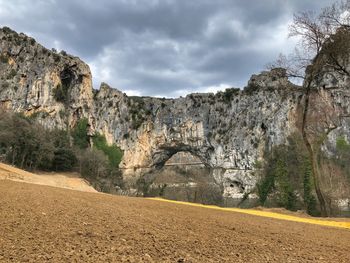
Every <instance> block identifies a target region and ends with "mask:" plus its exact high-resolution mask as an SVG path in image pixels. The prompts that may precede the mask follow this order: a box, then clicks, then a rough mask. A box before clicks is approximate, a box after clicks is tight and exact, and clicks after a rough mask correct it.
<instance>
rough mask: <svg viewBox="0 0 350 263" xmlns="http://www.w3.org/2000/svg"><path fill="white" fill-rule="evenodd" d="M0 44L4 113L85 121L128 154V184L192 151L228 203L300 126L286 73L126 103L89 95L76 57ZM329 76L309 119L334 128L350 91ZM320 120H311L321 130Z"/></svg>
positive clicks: (99, 93) (50, 121)
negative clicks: (240, 85)
mask: <svg viewBox="0 0 350 263" xmlns="http://www.w3.org/2000/svg"><path fill="white" fill-rule="evenodd" d="M0 39H1V43H0V55H1V57H0V77H1V79H0V107H1V108H3V109H6V110H12V111H17V112H23V113H25V114H27V115H32V116H34V117H36V118H37V119H38V121H40V122H41V123H42V124H44V125H45V126H46V127H48V128H53V127H58V128H66V127H67V126H70V127H72V126H74V125H75V123H76V121H77V120H78V119H79V118H82V117H85V118H88V120H89V124H90V127H91V133H94V132H99V133H103V134H104V135H105V136H106V138H107V141H108V142H109V143H116V144H117V145H118V146H120V147H121V148H122V149H123V150H124V157H123V160H122V163H121V165H120V167H121V168H122V170H123V174H124V179H126V180H127V181H128V182H130V185H132V184H133V183H134V182H135V181H136V180H137V179H138V178H139V177H140V176H142V175H144V174H145V173H147V172H150V171H152V170H154V169H157V168H159V167H162V166H163V165H164V163H165V162H166V161H167V160H168V159H169V158H171V156H173V155H174V154H176V153H178V152H188V153H191V154H192V155H193V156H196V157H198V158H199V159H200V160H201V161H202V162H203V164H204V165H205V166H206V167H207V168H209V170H210V171H211V175H212V176H213V178H214V179H215V181H216V183H217V184H220V185H222V186H223V191H224V195H225V196H233V197H242V196H243V194H244V193H246V192H249V191H250V190H251V189H252V188H253V187H254V186H255V184H256V181H257V178H256V177H255V176H254V174H253V171H254V169H255V164H256V162H257V161H259V160H262V158H263V153H264V151H265V150H266V149H270V148H271V147H272V146H274V145H279V144H284V143H286V142H287V137H288V136H289V135H290V134H292V133H294V132H296V131H297V130H298V129H300V121H301V115H300V112H301V109H302V108H303V103H304V93H303V90H302V88H301V87H298V86H295V85H293V84H291V83H290V82H289V81H288V79H287V77H286V74H285V71H284V70H283V69H275V70H272V71H269V72H262V73H261V74H259V75H253V76H252V77H251V79H250V80H249V82H248V84H247V87H246V88H245V89H244V90H235V89H231V90H228V91H226V92H219V93H217V94H211V93H208V94H190V95H187V96H186V97H184V98H181V97H180V98H178V99H161V98H151V97H128V96H126V95H125V94H123V93H122V92H120V91H118V90H116V89H112V88H111V87H109V86H108V85H107V84H105V83H102V84H101V87H100V89H99V90H96V91H93V89H92V82H91V73H90V70H89V67H88V66H87V65H86V64H85V63H84V62H82V61H81V60H80V59H79V58H76V57H73V56H71V55H67V54H65V53H64V52H63V53H62V52H61V53H59V54H57V52H54V51H50V50H47V49H46V48H44V47H43V46H41V45H39V44H38V43H36V42H35V40H34V39H32V38H29V37H27V36H25V35H24V34H17V33H16V32H13V31H11V30H9V29H8V28H3V29H1V30H0ZM327 79H329V76H328V75H324V77H322V78H320V79H318V81H319V82H317V83H315V84H313V85H315V87H318V92H314V93H313V95H312V97H311V100H312V103H311V105H313V106H311V107H312V108H313V110H311V111H310V114H315V112H317V113H318V114H319V113H320V112H321V113H322V112H326V113H327V114H326V115H327V116H328V115H329V117H325V120H326V122H327V120H328V122H329V121H331V120H333V119H334V117H335V116H336V117H339V116H340V115H341V114H346V112H350V102H349V95H346V94H348V87H349V86H350V85H349V81H348V80H347V79H343V80H342V82H341V83H342V85H341V86H339V85H338V86H339V87H338V88H337V89H327V87H328V86H327V85H328V84H326V85H323V84H322V85H321V84H320V83H323V82H325V83H334V81H327ZM329 85H330V84H329ZM332 85H333V84H332ZM333 86H334V85H333ZM316 90H317V89H316ZM317 105H318V106H317ZM325 105H326V106H325ZM324 107H326V108H324ZM329 109H332V110H331V111H330V110H329ZM316 115H317V114H316ZM316 115H315V116H310V118H311V119H312V118H313V119H315V123H317V120H318V118H319V117H317V116H316ZM310 123H311V122H310ZM337 125H338V126H337V129H335V130H334V131H333V132H331V133H330V134H329V135H328V140H327V142H326V144H325V145H326V146H325V151H329V152H331V149H332V147H334V144H335V139H336V138H337V136H339V134H345V135H346V136H347V138H348V139H349V138H350V134H349V131H350V129H349V128H350V123H349V121H348V120H345V118H341V121H340V122H337ZM311 126H312V125H311ZM311 126H310V129H322V128H324V127H323V126H322V125H319V126H317V125H316V126H315V125H313V126H312V127H311Z"/></svg>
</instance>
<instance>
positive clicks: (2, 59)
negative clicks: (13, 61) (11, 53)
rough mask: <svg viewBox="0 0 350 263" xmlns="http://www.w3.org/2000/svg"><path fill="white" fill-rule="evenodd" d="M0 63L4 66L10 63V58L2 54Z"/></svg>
mask: <svg viewBox="0 0 350 263" xmlns="http://www.w3.org/2000/svg"><path fill="white" fill-rule="evenodd" d="M0 62H1V63H3V64H7V63H8V62H9V58H8V57H7V56H6V55H4V54H0Z"/></svg>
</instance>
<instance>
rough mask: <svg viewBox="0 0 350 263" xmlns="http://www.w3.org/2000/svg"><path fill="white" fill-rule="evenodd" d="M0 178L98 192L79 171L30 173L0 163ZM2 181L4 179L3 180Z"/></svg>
mask: <svg viewBox="0 0 350 263" xmlns="http://www.w3.org/2000/svg"><path fill="white" fill-rule="evenodd" d="M0 180H12V181H17V182H24V183H31V184H40V185H48V186H54V187H60V188H67V189H72V190H79V191H84V192H96V190H95V189H94V188H93V187H92V186H90V185H89V183H88V182H87V181H86V180H84V179H83V178H81V177H80V176H79V174H77V173H53V172H51V173H48V172H41V173H40V174H37V173H30V172H26V171H24V170H21V169H18V168H16V167H13V166H10V165H7V164H4V163H0ZM1 182H2V181H1Z"/></svg>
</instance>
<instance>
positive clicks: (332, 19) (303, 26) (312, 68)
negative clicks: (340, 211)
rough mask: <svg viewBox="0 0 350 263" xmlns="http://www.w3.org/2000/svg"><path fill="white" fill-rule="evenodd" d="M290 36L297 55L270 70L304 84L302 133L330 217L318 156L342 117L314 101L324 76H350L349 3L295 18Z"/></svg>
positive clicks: (324, 209) (317, 188) (282, 59)
mask: <svg viewBox="0 0 350 263" xmlns="http://www.w3.org/2000/svg"><path fill="white" fill-rule="evenodd" d="M289 32H290V34H289V37H299V38H300V42H299V43H298V45H297V47H296V48H295V51H294V53H293V54H291V55H288V56H284V55H280V56H279V58H278V59H277V60H276V61H275V62H274V63H271V64H270V65H269V67H270V68H271V67H284V68H286V69H287V75H288V76H289V77H297V78H301V79H303V81H304V84H303V88H304V108H303V113H302V115H303V118H302V120H303V121H302V127H301V132H302V136H303V139H304V143H305V145H306V147H307V150H308V152H309V157H310V161H311V164H312V174H313V181H314V186H315V191H316V194H317V198H318V201H319V204H320V209H321V214H322V216H328V215H329V209H327V204H326V201H325V197H324V194H323V192H322V189H321V186H320V178H321V176H320V168H319V154H320V150H321V146H322V144H323V143H324V141H325V140H326V138H327V136H328V134H329V133H330V132H331V131H333V130H334V129H336V128H337V127H338V126H339V125H340V122H341V116H342V114H341V113H339V112H337V111H336V110H335V109H334V108H333V107H332V106H331V105H326V104H323V105H319V104H318V103H316V102H315V99H316V100H317V99H320V98H322V96H323V95H322V94H320V92H321V91H319V89H317V81H318V80H319V79H322V78H321V76H322V75H324V74H326V73H327V74H337V76H338V77H339V76H344V75H346V76H350V72H349V71H348V69H347V66H348V65H349V64H350V61H349V56H347V55H345V56H344V54H350V0H346V1H340V2H337V3H335V4H333V5H331V6H329V7H326V8H324V9H323V10H322V11H321V13H320V14H318V15H317V14H316V13H314V12H301V13H298V14H295V15H294V20H293V23H292V25H290V27H289ZM316 97H317V98H316ZM321 103H322V101H321ZM328 106H329V107H328Z"/></svg>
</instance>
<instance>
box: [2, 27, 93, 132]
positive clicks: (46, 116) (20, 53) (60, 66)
mask: <svg viewBox="0 0 350 263" xmlns="http://www.w3.org/2000/svg"><path fill="white" fill-rule="evenodd" d="M0 39H1V42H0V56H1V61H0V72H1V80H0V87H1V89H0V107H2V108H5V109H8V110H13V111H18V112H23V113H24V114H26V115H33V114H35V116H37V117H39V118H38V119H39V120H40V122H42V124H44V125H45V126H46V127H48V128H52V127H58V128H65V127H66V126H67V125H74V121H76V119H78V118H80V117H82V116H84V117H89V116H90V114H91V110H92V107H93V95H92V82H91V72H90V69H89V67H88V66H87V65H86V64H85V63H83V62H82V61H81V60H80V59H79V58H77V57H73V56H70V55H67V54H65V52H61V53H60V54H58V53H57V52H55V51H52V50H48V49H46V48H45V47H43V46H41V45H40V44H38V43H36V41H35V40H34V39H33V38H30V37H27V36H26V35H24V34H17V33H16V32H14V31H12V30H10V29H9V28H2V29H1V30H0ZM55 89H61V90H62V91H61V93H62V94H61V95H62V96H63V97H64V99H62V101H60V102H59V101H57V99H56V98H55Z"/></svg>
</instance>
